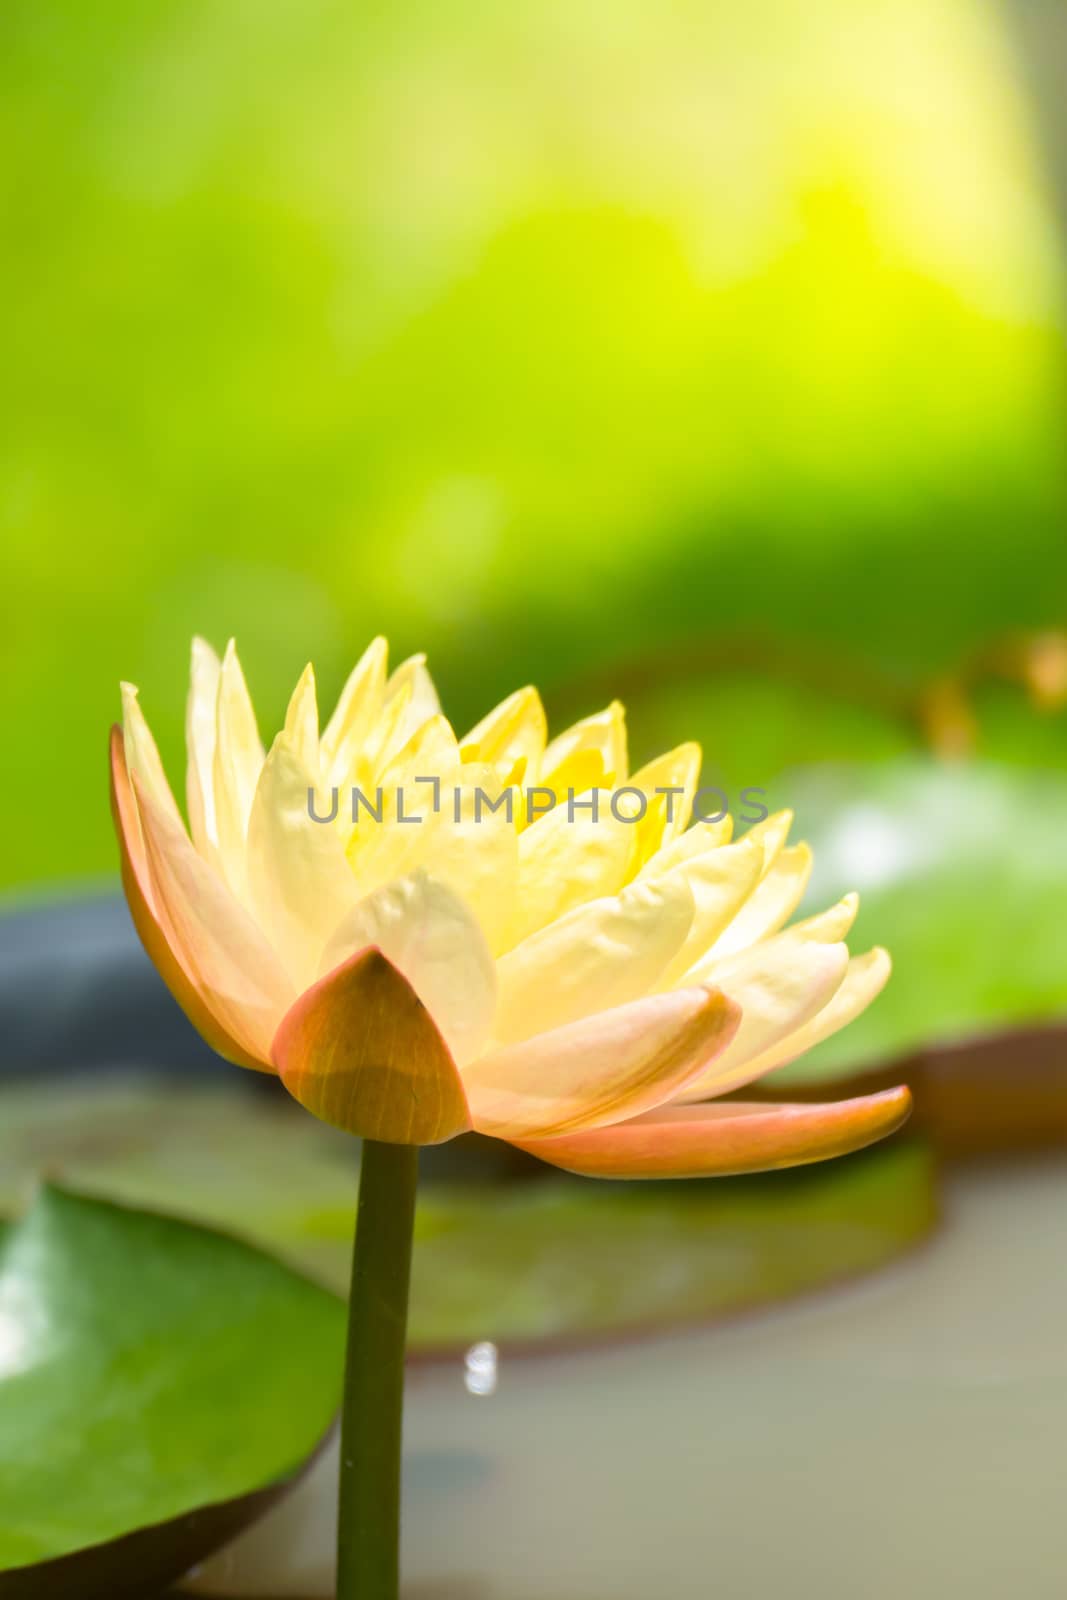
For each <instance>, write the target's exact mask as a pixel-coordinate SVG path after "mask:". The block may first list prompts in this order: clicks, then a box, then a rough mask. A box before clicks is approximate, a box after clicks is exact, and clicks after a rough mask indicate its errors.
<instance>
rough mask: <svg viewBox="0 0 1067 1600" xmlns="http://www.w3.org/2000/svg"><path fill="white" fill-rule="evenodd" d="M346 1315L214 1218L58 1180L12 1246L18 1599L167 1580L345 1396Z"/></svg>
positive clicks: (10, 1499)
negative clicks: (130, 1202)
mask: <svg viewBox="0 0 1067 1600" xmlns="http://www.w3.org/2000/svg"><path fill="white" fill-rule="evenodd" d="M342 1339H343V1310H342V1307H341V1306H340V1304H339V1303H338V1301H337V1300H336V1299H335V1298H334V1297H333V1296H332V1295H330V1294H327V1293H325V1292H324V1291H323V1290H322V1289H320V1288H317V1287H316V1286H315V1285H313V1284H311V1283H309V1282H307V1281H306V1280H304V1279H302V1278H299V1277H297V1276H296V1275H294V1274H293V1273H292V1272H291V1271H289V1270H288V1268H286V1267H283V1266H282V1265H280V1264H279V1263H278V1262H276V1261H274V1260H272V1259H270V1258H269V1257H267V1256H264V1255H261V1254H259V1253H258V1252H257V1251H255V1250H253V1249H251V1248H249V1247H248V1246H247V1245H244V1244H240V1243H238V1242H237V1241H236V1240H234V1239H232V1238H228V1237H225V1236H223V1235H221V1234H218V1233H215V1232H209V1231H206V1230H203V1229H200V1228H196V1227H193V1226H190V1225H189V1224H187V1223H184V1222H179V1221H175V1220H173V1219H170V1218H166V1217H162V1216H157V1215H153V1214H150V1213H147V1212H143V1211H134V1210H129V1209H124V1208H122V1207H120V1206H117V1205H114V1204H111V1203H109V1202H106V1201H103V1200H99V1199H93V1198H88V1197H86V1196H83V1195H78V1194H75V1193H72V1192H70V1191H69V1190H66V1189H61V1188H56V1187H47V1186H46V1187H44V1188H42V1189H41V1190H40V1192H39V1193H38V1195H37V1198H36V1200H35V1201H34V1203H33V1205H32V1206H31V1208H30V1209H29V1211H28V1212H27V1213H26V1214H25V1215H24V1216H23V1217H22V1219H21V1220H20V1221H18V1222H16V1223H14V1224H12V1225H11V1226H10V1227H9V1229H8V1231H7V1233H6V1235H5V1237H4V1240H3V1243H2V1246H0V1595H2V1596H4V1597H6V1596H8V1595H10V1596H11V1597H12V1600H15V1597H18V1600H31V1597H33V1596H37V1595H41V1596H47V1597H48V1600H65V1597H67V1596H70V1597H71V1600H120V1597H123V1596H127V1595H130V1596H133V1595H139V1594H143V1593H151V1592H153V1586H154V1587H155V1588H158V1587H162V1586H163V1585H165V1584H166V1583H167V1582H170V1581H172V1580H173V1579H174V1578H176V1577H178V1576H179V1575H180V1574H181V1573H182V1572H184V1571H186V1570H187V1569H188V1568H189V1567H190V1566H191V1565H192V1564H193V1563H194V1562H195V1561H198V1560H200V1559H201V1558H202V1557H203V1556H205V1555H206V1554H208V1553H209V1552H210V1551H212V1550H214V1549H215V1548H217V1547H218V1546H219V1545H220V1544H222V1543H224V1542H225V1541H226V1540H227V1538H229V1537H232V1536H233V1534H234V1533H236V1532H237V1531H238V1530H239V1529H240V1527H241V1526H243V1525H244V1524H245V1523H246V1522H248V1521H250V1520H253V1518H254V1517H255V1516H256V1515H258V1514H259V1513H260V1512H261V1511H262V1510H263V1509H264V1508H265V1505H266V1504H267V1503H268V1501H269V1499H270V1498H271V1495H270V1491H271V1490H272V1489H277V1488H278V1487H279V1486H283V1485H285V1483H286V1482H287V1481H289V1480H291V1479H292V1478H293V1477H294V1476H295V1475H296V1474H297V1473H298V1472H299V1471H300V1469H301V1467H302V1466H303V1465H304V1464H305V1463H306V1461H307V1460H308V1459H309V1457H310V1456H311V1454H312V1453H313V1452H314V1450H315V1448H316V1446H317V1444H318V1443H319V1441H320V1440H321V1439H322V1437H323V1435H324V1434H325V1432H326V1430H327V1428H328V1426H329V1424H330V1420H331V1417H332V1415H333V1412H334V1410H335V1407H336V1404H337V1399H338V1393H339V1382H340V1370H341V1366H340V1363H341V1351H342Z"/></svg>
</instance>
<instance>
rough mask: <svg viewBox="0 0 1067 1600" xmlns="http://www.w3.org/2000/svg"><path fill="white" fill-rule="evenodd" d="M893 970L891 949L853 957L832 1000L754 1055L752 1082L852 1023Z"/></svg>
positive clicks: (878, 991) (880, 989) (875, 996)
mask: <svg viewBox="0 0 1067 1600" xmlns="http://www.w3.org/2000/svg"><path fill="white" fill-rule="evenodd" d="M891 971H892V962H891V961H890V959H889V954H888V952H887V951H885V950H882V949H880V948H879V947H877V946H876V947H875V948H874V949H873V950H868V951H867V953H866V954H865V955H862V956H853V957H852V960H851V961H850V962H849V964H848V970H847V971H846V973H845V977H844V981H843V982H842V984H841V987H840V989H838V991H837V993H836V994H835V995H834V996H833V998H832V999H831V1000H830V1001H829V1003H828V1004H827V1005H825V1006H823V1008H822V1010H821V1011H820V1012H818V1013H817V1014H816V1015H815V1016H814V1017H812V1018H811V1020H810V1021H809V1022H807V1023H805V1024H804V1026H803V1027H801V1028H797V1029H795V1030H794V1032H792V1033H790V1034H787V1035H786V1037H785V1038H784V1039H781V1040H780V1041H779V1042H778V1044H777V1045H774V1046H772V1048H771V1049H769V1050H766V1051H764V1053H763V1054H762V1055H760V1056H757V1057H755V1059H754V1060H753V1061H752V1063H751V1067H752V1072H753V1078H752V1079H751V1080H750V1081H753V1082H754V1081H755V1078H757V1077H760V1078H761V1077H762V1076H763V1075H764V1073H766V1072H773V1071H774V1069H775V1068H776V1067H784V1066H785V1065H786V1064H787V1063H788V1062H790V1061H795V1060H796V1059H797V1057H798V1056H802V1055H803V1054H804V1053H805V1051H807V1050H810V1049H812V1047H813V1046H814V1045H817V1044H821V1043H822V1041H823V1040H824V1039H829V1037H830V1035H831V1034H834V1033H837V1032H839V1031H840V1029H841V1028H843V1027H845V1026H846V1025H847V1024H848V1023H850V1022H852V1021H853V1020H854V1019H855V1018H856V1017H858V1016H859V1014H860V1012H861V1011H866V1009H867V1007H868V1006H869V1005H870V1003H871V1001H872V1000H874V999H876V998H877V997H878V995H880V994H881V992H882V990H883V989H884V988H885V986H886V983H887V982H888V981H889V974H890V972H891Z"/></svg>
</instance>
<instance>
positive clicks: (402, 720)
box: [379, 655, 441, 765]
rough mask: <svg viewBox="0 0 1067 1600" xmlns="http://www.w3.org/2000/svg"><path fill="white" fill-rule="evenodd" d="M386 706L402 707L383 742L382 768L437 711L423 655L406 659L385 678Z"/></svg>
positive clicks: (437, 705)
mask: <svg viewBox="0 0 1067 1600" xmlns="http://www.w3.org/2000/svg"><path fill="white" fill-rule="evenodd" d="M390 703H393V704H394V705H396V704H399V705H400V706H401V707H402V712H401V715H400V716H399V717H398V718H397V720H396V724H395V726H394V727H393V728H392V730H391V733H390V736H389V738H388V740H383V742H382V744H381V746H380V750H379V760H380V762H381V763H382V764H383V765H385V764H388V763H389V762H390V761H392V759H393V757H394V756H395V755H396V753H397V751H399V750H402V749H403V747H404V745H405V744H407V742H408V740H409V739H410V738H411V736H412V734H413V733H414V732H415V731H416V729H418V728H421V726H422V724H423V723H424V722H427V721H428V720H429V718H430V717H435V716H437V715H438V713H439V712H440V710H441V702H440V700H438V698H437V690H436V689H435V688H434V682H433V679H432V678H431V677H430V674H429V672H428V670H427V667H426V657H425V656H424V655H417V656H409V657H408V659H407V660H406V661H402V662H401V663H400V665H399V666H398V667H397V669H396V671H395V672H394V673H392V674H391V675H390V677H389V681H388V682H387V683H386V686H385V707H386V708H388V707H389V705H390Z"/></svg>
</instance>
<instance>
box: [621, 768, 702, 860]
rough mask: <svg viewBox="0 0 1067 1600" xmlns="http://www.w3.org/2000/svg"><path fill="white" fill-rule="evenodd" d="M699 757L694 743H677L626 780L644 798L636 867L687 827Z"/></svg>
mask: <svg viewBox="0 0 1067 1600" xmlns="http://www.w3.org/2000/svg"><path fill="white" fill-rule="evenodd" d="M700 759H701V757H700V746H699V745H698V744H693V743H690V744H680V745H679V746H678V747H677V749H675V750H668V751H667V752H666V754H665V755H661V756H657V757H656V759H655V760H654V761H649V762H648V763H647V764H646V765H645V766H643V767H641V768H640V769H639V770H638V771H637V772H635V773H634V775H633V777H632V778H630V779H628V780H627V787H628V788H632V789H639V790H640V791H641V793H642V794H644V795H645V796H646V798H647V801H648V809H647V811H646V812H645V815H644V816H643V817H642V819H641V821H640V822H639V823H638V824H637V833H638V843H637V856H638V864H639V866H640V865H643V864H644V863H645V862H646V861H647V860H648V859H649V857H650V856H653V855H655V853H656V852H657V851H658V850H659V849H661V847H662V846H663V845H665V844H670V843H671V841H672V840H673V839H677V838H678V836H679V835H680V834H682V833H684V832H685V830H686V828H687V827H688V826H689V817H690V813H691V812H692V809H693V796H694V794H695V793H696V787H697V783H698V781H699V779H700ZM663 791H667V792H666V793H664V792H663ZM635 799H636V797H635Z"/></svg>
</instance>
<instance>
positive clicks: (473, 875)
mask: <svg viewBox="0 0 1067 1600" xmlns="http://www.w3.org/2000/svg"><path fill="white" fill-rule="evenodd" d="M431 776H432V775H431ZM402 802H403V807H404V809H403V818H404V820H401V819H400V815H399V814H398V810H397V805H396V796H395V794H394V793H392V792H390V791H389V790H388V789H387V788H386V789H384V790H383V795H382V819H383V820H382V822H380V823H378V822H375V821H374V819H373V818H368V819H367V820H366V821H365V822H364V823H361V824H360V827H359V828H358V829H357V830H356V833H355V835H354V836H353V839H352V840H351V841H350V843H349V859H350V861H351V862H352V867H353V871H354V874H355V877H356V881H357V883H358V885H359V890H360V893H361V894H369V893H370V892H371V891H372V890H373V889H376V888H379V887H381V886H382V885H383V884H386V883H389V882H391V881H392V880H393V879H394V878H402V877H405V876H406V875H407V874H408V873H409V872H413V871H415V869H416V868H418V867H425V868H426V870H427V871H428V872H429V873H430V874H431V876H432V877H434V878H436V879H438V880H439V881H440V882H442V883H446V884H448V885H449V887H450V888H451V889H453V890H454V892H455V893H456V894H458V895H459V897H460V899H461V900H463V901H464V902H465V903H466V905H468V906H469V907H470V909H471V910H472V911H473V912H474V914H475V916H476V917H477V919H478V922H479V924H480V925H481V928H482V930H483V932H484V934H485V937H486V939H487V941H488V943H489V947H490V949H491V950H493V952H494V953H496V952H497V951H498V950H499V949H500V948H501V946H502V941H503V938H504V934H505V930H506V929H507V927H508V925H509V923H510V921H511V918H512V915H513V908H514V904H515V884H516V877H517V873H518V842H517V838H516V833H515V825H514V821H513V820H512V818H513V816H514V810H515V803H516V802H515V796H514V794H512V795H511V800H510V802H508V800H507V794H506V791H504V790H503V789H502V787H501V785H500V783H499V781H498V779H497V776H496V773H495V770H494V769H493V768H492V767H483V766H480V765H479V764H478V763H477V762H472V763H462V764H460V765H459V766H457V767H454V768H453V769H452V771H451V772H444V773H442V774H440V776H439V778H438V782H437V787H436V792H435V789H434V786H433V785H431V784H413V785H412V786H411V787H410V789H409V790H404V791H402ZM509 804H510V807H511V811H510V815H509V810H508V805H509ZM494 808H496V809H494Z"/></svg>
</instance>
